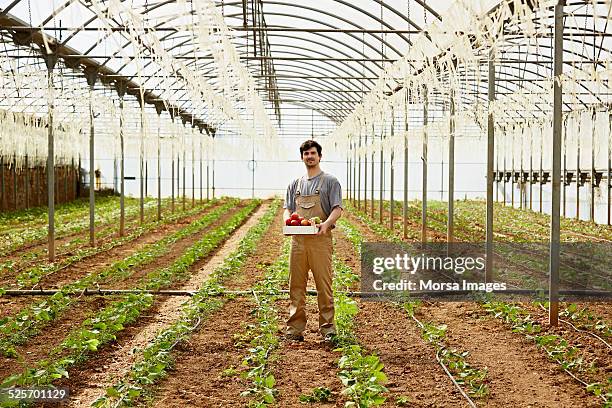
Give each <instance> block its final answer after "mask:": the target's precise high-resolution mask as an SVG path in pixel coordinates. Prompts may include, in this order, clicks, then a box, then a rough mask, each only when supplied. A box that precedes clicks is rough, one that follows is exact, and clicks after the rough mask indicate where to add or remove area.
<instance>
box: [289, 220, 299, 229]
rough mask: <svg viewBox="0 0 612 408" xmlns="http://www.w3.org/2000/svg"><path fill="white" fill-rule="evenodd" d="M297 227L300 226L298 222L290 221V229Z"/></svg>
mask: <svg viewBox="0 0 612 408" xmlns="http://www.w3.org/2000/svg"><path fill="white" fill-rule="evenodd" d="M298 225H300V222H299V221H298V220H291V226H292V227H297V226H298Z"/></svg>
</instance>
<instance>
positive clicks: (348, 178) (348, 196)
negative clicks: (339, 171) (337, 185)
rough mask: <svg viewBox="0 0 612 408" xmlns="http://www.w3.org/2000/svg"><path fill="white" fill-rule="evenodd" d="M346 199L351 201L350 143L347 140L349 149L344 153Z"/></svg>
mask: <svg viewBox="0 0 612 408" xmlns="http://www.w3.org/2000/svg"><path fill="white" fill-rule="evenodd" d="M346 199H347V200H348V201H351V143H350V142H349V151H348V154H347V155H346Z"/></svg>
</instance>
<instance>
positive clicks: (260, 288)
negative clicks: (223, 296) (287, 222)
mask: <svg viewBox="0 0 612 408" xmlns="http://www.w3.org/2000/svg"><path fill="white" fill-rule="evenodd" d="M290 242H291V239H290V238H286V239H285V241H284V242H283V246H282V249H281V254H280V256H279V257H278V258H277V260H276V261H275V262H274V263H272V264H271V265H269V266H266V267H265V271H264V275H263V278H262V279H261V280H260V281H258V282H257V283H256V284H255V285H253V288H252V289H253V294H254V301H255V308H254V310H253V312H252V313H253V315H254V316H255V318H256V320H257V323H256V324H255V325H254V327H253V328H252V329H251V330H250V333H249V336H250V337H251V341H250V344H249V345H250V347H249V349H248V350H249V352H248V354H247V355H246V356H245V357H244V359H243V365H245V366H246V367H247V370H246V371H245V372H243V374H242V375H243V376H244V378H246V379H248V380H250V381H251V386H250V387H249V388H248V389H246V390H245V391H243V392H242V393H241V394H240V396H242V397H248V398H249V403H248V406H249V407H252V408H253V407H257V408H261V407H264V406H266V405H269V404H273V403H274V402H275V401H276V398H275V396H276V394H277V390H276V388H275V385H276V380H275V378H274V374H273V373H272V370H271V362H272V361H273V360H274V357H273V353H274V351H275V350H276V349H277V348H278V342H279V339H278V332H279V323H278V322H279V317H278V311H277V310H276V307H275V303H276V301H277V300H278V299H279V298H280V297H281V296H282V295H281V293H280V289H281V287H282V286H283V285H284V284H285V283H286V282H287V280H288V278H289V252H290V248H291V245H290Z"/></svg>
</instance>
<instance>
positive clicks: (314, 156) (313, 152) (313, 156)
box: [302, 147, 321, 167]
mask: <svg viewBox="0 0 612 408" xmlns="http://www.w3.org/2000/svg"><path fill="white" fill-rule="evenodd" d="M302 161H303V162H304V164H305V165H306V167H316V166H317V165H318V164H319V162H320V161H321V156H319V152H318V151H317V148H316V147H311V148H310V149H308V150H304V151H303V152H302Z"/></svg>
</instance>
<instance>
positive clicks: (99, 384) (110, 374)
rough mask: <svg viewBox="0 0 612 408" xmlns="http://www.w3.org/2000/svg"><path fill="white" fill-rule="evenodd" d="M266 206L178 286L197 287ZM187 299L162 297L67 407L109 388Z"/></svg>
mask: <svg viewBox="0 0 612 408" xmlns="http://www.w3.org/2000/svg"><path fill="white" fill-rule="evenodd" d="M268 207H269V203H268V204H264V205H262V206H260V207H259V209H257V210H256V211H255V212H254V213H253V215H252V216H251V217H250V218H249V219H248V220H247V222H245V223H244V224H243V225H242V226H241V227H240V228H238V229H237V230H236V231H235V232H234V233H233V234H232V236H231V237H230V238H229V239H228V240H227V241H225V244H223V246H222V247H221V248H220V249H219V250H218V251H217V252H216V253H215V255H214V256H212V257H211V258H210V259H209V260H208V262H206V263H205V264H204V265H202V266H201V267H200V268H199V269H197V270H195V271H194V273H193V274H192V276H191V278H190V279H189V281H187V282H186V283H184V284H182V285H180V289H182V290H198V289H199V288H200V287H201V285H202V283H203V282H204V281H206V279H208V277H209V276H210V274H211V273H212V272H213V271H214V270H215V269H216V268H217V267H219V266H221V265H222V264H223V261H224V260H225V258H226V257H227V255H229V254H230V253H231V252H233V251H235V250H236V248H237V247H238V244H239V242H240V240H242V239H243V238H244V236H245V235H246V233H247V232H248V230H249V229H250V228H251V227H253V226H254V225H255V224H257V222H259V220H260V219H261V217H262V216H263V215H264V213H265V212H266V210H267V209H268ZM185 301H186V298H182V297H171V298H166V299H162V300H161V302H160V304H159V305H158V306H157V310H156V313H155V315H154V316H153V318H152V319H151V321H150V323H149V324H148V325H147V326H145V327H142V328H141V331H140V332H139V333H138V334H137V335H136V336H134V338H132V339H131V340H129V341H127V342H125V343H124V344H122V345H121V347H120V348H116V349H115V350H114V351H113V358H112V359H111V363H110V364H109V365H107V366H106V368H105V370H104V371H103V372H96V371H93V372H92V373H91V376H89V377H88V378H87V379H86V380H83V382H84V383H85V384H86V386H85V387H84V388H79V389H78V391H76V392H73V393H72V395H71V400H70V403H69V404H68V406H71V407H88V406H90V404H91V403H92V402H93V401H95V400H96V399H97V398H98V397H100V396H102V395H103V394H104V391H105V390H106V388H108V387H111V386H112V385H113V384H114V383H115V382H116V381H117V380H119V379H120V378H122V377H124V376H125V375H127V374H128V373H129V370H130V369H131V367H132V365H133V364H134V362H135V358H136V356H137V354H136V353H134V352H133V350H142V349H143V348H145V347H146V346H147V344H148V343H149V342H151V341H152V340H153V339H154V338H155V336H156V335H157V333H159V332H160V331H162V330H163V329H164V328H166V327H168V326H169V325H170V324H172V323H173V322H174V321H176V320H178V318H179V317H180V315H181V308H180V306H181V305H182V304H183V303H184V302H185Z"/></svg>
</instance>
